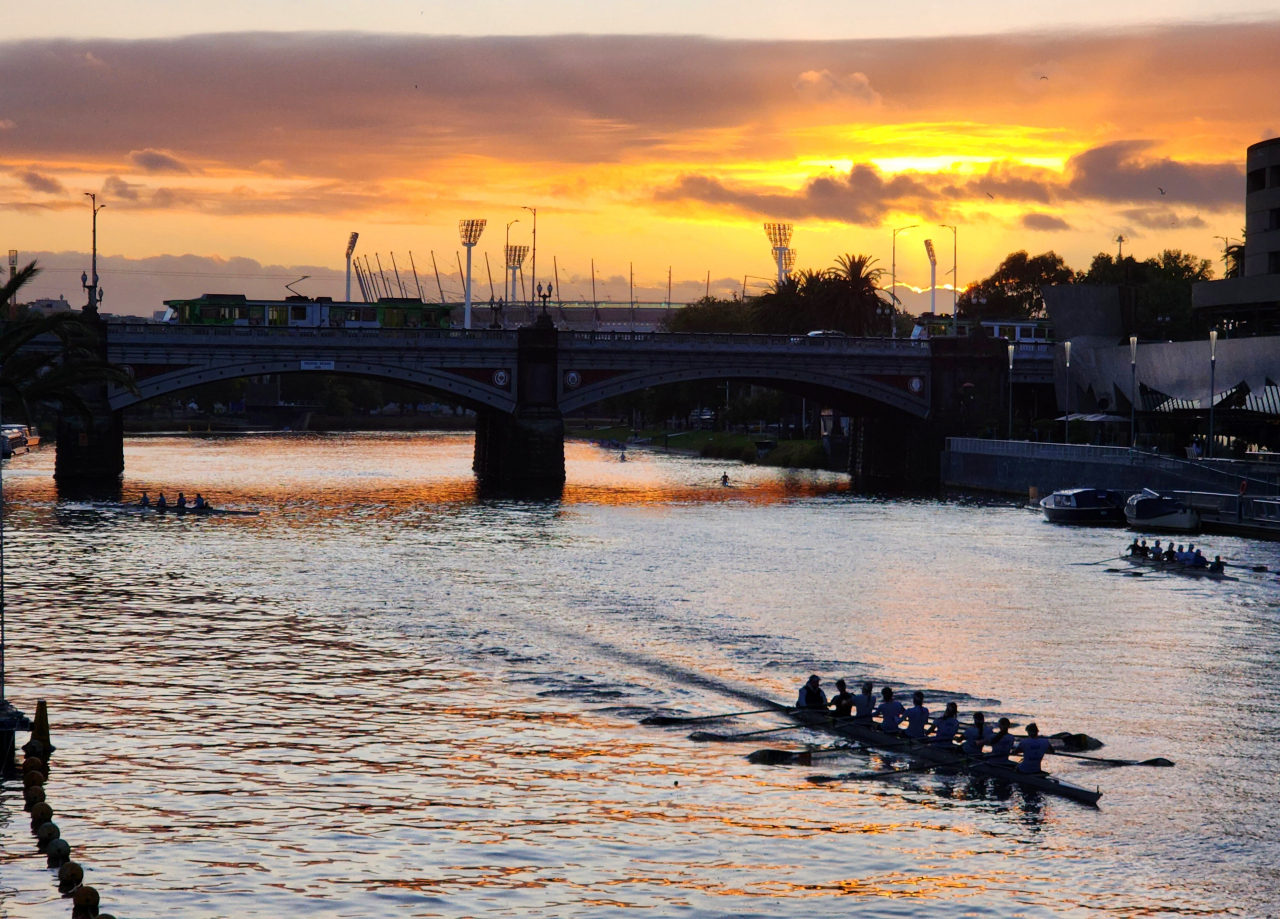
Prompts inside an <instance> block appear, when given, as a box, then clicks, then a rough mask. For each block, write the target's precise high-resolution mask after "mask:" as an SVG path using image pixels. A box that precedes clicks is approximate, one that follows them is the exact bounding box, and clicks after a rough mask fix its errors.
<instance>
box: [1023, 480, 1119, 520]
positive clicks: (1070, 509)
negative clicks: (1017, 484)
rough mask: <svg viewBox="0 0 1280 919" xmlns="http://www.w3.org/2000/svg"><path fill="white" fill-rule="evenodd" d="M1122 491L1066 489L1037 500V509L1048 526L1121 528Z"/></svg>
mask: <svg viewBox="0 0 1280 919" xmlns="http://www.w3.org/2000/svg"><path fill="white" fill-rule="evenodd" d="M1127 498H1128V495H1127V494H1126V493H1125V492H1122V491H1107V490H1105V489H1101V488H1067V489H1064V490H1063V491H1055V492H1054V493H1053V494H1051V495H1046V496H1045V497H1044V498H1041V499H1040V509H1041V510H1043V511H1044V516H1045V519H1046V520H1048V521H1049V522H1050V523H1063V524H1070V525H1073V526H1124V523H1125V514H1124V508H1125V500H1126V499H1127Z"/></svg>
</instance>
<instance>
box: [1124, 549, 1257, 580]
mask: <svg viewBox="0 0 1280 919" xmlns="http://www.w3.org/2000/svg"><path fill="white" fill-rule="evenodd" d="M1124 560H1125V561H1126V562H1128V563H1129V564H1130V565H1133V566H1134V567H1135V568H1150V569H1151V570H1153V571H1164V572H1167V573H1168V574H1180V575H1182V576H1183V577H1186V578H1202V579H1204V580H1208V581H1238V580H1240V579H1239V578H1235V577H1232V576H1231V575H1229V574H1225V573H1223V572H1221V571H1210V570H1209V569H1208V568H1193V567H1192V566H1191V565H1184V564H1183V563H1182V562H1164V561H1160V562H1158V561H1156V560H1155V559H1153V558H1142V557H1141V556H1136V555H1126V556H1125V558H1124Z"/></svg>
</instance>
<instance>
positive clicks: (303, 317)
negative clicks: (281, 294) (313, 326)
mask: <svg viewBox="0 0 1280 919" xmlns="http://www.w3.org/2000/svg"><path fill="white" fill-rule="evenodd" d="M289 319H290V320H292V321H293V322H306V321H307V308H306V307H305V306H291V307H289Z"/></svg>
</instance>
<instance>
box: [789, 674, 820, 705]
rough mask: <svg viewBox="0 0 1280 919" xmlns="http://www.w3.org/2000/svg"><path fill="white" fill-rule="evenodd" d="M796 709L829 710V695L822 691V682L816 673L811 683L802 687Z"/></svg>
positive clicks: (811, 678) (810, 679)
mask: <svg viewBox="0 0 1280 919" xmlns="http://www.w3.org/2000/svg"><path fill="white" fill-rule="evenodd" d="M796 708H805V709H817V710H818V711H821V712H825V711H826V710H827V694H826V693H825V692H823V691H822V680H820V679H819V678H818V675H817V674H816V673H815V674H814V675H813V676H811V677H809V682H807V683H805V684H804V685H803V686H801V687H800V695H799V697H798V698H797V699H796Z"/></svg>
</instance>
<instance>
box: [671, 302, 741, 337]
mask: <svg viewBox="0 0 1280 919" xmlns="http://www.w3.org/2000/svg"><path fill="white" fill-rule="evenodd" d="M666 327H667V331H668V332H739V333H741V332H750V331H752V327H751V306H750V304H748V303H747V301H745V300H739V299H738V298H737V297H736V296H735V297H734V298H732V299H731V300H721V299H720V298H718V297H703V298H702V299H701V300H699V301H697V302H696V303H690V304H689V305H688V306H686V307H685V308H684V309H681V310H676V311H675V312H674V313H672V315H671V316H670V318H669V319H668V320H667V322H666Z"/></svg>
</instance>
